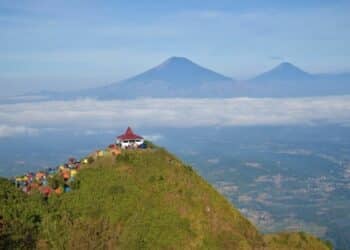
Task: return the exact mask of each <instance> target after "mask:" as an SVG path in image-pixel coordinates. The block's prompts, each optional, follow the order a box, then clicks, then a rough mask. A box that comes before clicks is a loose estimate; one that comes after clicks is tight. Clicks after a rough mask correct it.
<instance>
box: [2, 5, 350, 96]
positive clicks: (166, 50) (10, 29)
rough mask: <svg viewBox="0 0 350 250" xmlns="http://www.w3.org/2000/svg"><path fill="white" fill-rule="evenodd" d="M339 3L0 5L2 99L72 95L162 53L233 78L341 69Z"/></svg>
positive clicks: (349, 32)
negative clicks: (283, 68)
mask: <svg viewBox="0 0 350 250" xmlns="http://www.w3.org/2000/svg"><path fill="white" fill-rule="evenodd" d="M349 12H350V3H349V1H336V0H334V1H328V0H327V1H321V0H319V1H316V0H308V1H299V0H297V1H272V0H270V1H268V0H267V1H260V0H259V1H258V0H251V1H243V0H242V1H232V0H231V1H228V0H221V1H214V0H212V1H208V0H186V1H185V0H178V1H169V0H163V1H134V2H133V3H130V1H72V0H71V1H50V0H49V1H30V0H28V1H13V0H9V1H7V0H1V1H0V38H1V39H0V86H1V87H2V89H3V94H4V93H15V92H18V91H28V90H34V91H36V90H38V89H57V90H63V89H72V88H75V89H79V88H82V87H91V86H97V85H105V84H108V83H111V82H115V81H118V80H121V79H123V78H127V77H128V76H131V75H134V74H137V73H140V72H141V71H143V70H146V69H148V68H150V67H152V66H155V65H157V64H159V63H161V62H162V61H163V60H165V59H166V58H168V57H170V56H174V55H175V56H185V57H188V58H189V59H191V60H193V61H195V62H197V63H199V64H201V65H204V66H206V67H209V68H211V69H214V70H216V71H218V72H220V73H223V74H225V75H227V76H231V77H234V78H236V79H245V78H248V77H250V76H253V75H255V74H257V73H260V72H261V71H264V70H267V69H269V68H271V67H273V66H274V65H276V64H278V63H280V62H281V61H290V62H292V63H294V64H296V65H298V66H299V67H301V68H303V69H305V70H307V71H310V72H344V71H350V60H349V58H350V49H349V48H348V47H349V45H348V44H350V29H349V27H350V15H349V14H348V13H349Z"/></svg>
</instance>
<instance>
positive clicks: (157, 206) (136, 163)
mask: <svg viewBox="0 0 350 250" xmlns="http://www.w3.org/2000/svg"><path fill="white" fill-rule="evenodd" d="M76 184H77V185H75V189H74V190H73V191H72V192H69V193H65V194H64V195H61V196H55V195H54V196H51V197H50V198H49V199H48V201H47V202H44V201H41V200H40V199H37V198H35V196H30V197H26V196H24V194H22V193H20V192H19V191H17V190H13V191H11V192H13V193H14V194H15V195H16V197H17V196H18V197H19V198H18V199H17V198H16V199H14V200H11V201H8V203H9V204H10V205H5V206H3V205H0V207H1V209H2V210H1V211H2V212H4V211H5V220H6V221H7V220H9V218H15V217H16V216H17V215H18V216H19V218H20V219H19V220H20V221H24V222H27V221H28V216H29V217H31V216H33V215H35V216H36V215H38V216H39V218H40V219H39V222H35V223H34V222H30V223H28V227H24V228H26V230H29V231H30V230H31V229H33V232H35V234H33V235H32V238H33V242H36V247H37V248H39V249H77V248H78V249H280V248H278V247H279V246H284V244H288V243H289V241H288V240H290V239H289V238H288V239H286V238H285V237H282V236H278V237H277V236H272V235H269V236H263V235H262V234H260V233H259V232H258V231H257V229H256V228H255V226H254V225H252V224H251V223H250V222H249V221H248V220H247V219H246V218H244V217H243V216H242V215H241V214H240V213H239V212H238V210H236V209H235V208H234V207H232V205H231V204H230V203H229V202H228V201H227V200H226V199H225V198H224V197H223V196H222V195H220V194H219V193H218V192H217V191H216V190H215V189H214V188H213V187H212V186H211V185H209V184H208V183H207V182H206V181H204V180H203V179H202V178H201V177H200V176H198V175H197V174H196V172H195V171H194V170H193V169H192V168H191V167H190V166H187V165H184V164H183V163H182V162H181V161H180V160H178V159H177V158H175V157H174V156H173V155H171V154H169V153H168V152H167V151H166V150H164V149H161V148H157V147H155V146H154V147H153V148H152V149H147V150H138V151H123V153H122V154H121V155H119V156H117V157H115V156H112V155H109V154H107V155H105V156H104V157H101V158H97V159H95V160H94V161H91V163H90V164H87V165H85V166H84V168H83V169H82V170H81V171H80V172H79V173H78V175H77V177H76ZM6 185H7V184H6ZM6 185H5V186H6ZM7 188H8V189H11V188H12V187H10V186H8V187H7ZM13 189H14V187H13ZM2 199H3V198H2ZM1 204H3V203H1ZM13 207H16V209H18V211H17V210H16V212H12V210H13V209H12V208H13ZM27 207H35V209H29V208H27ZM10 210H11V211H10ZM6 211H7V212H6ZM9 211H10V212H9ZM23 211H27V212H25V213H24V212H23ZM9 213H10V214H11V213H14V214H11V215H9ZM22 213H24V214H28V215H27V217H26V216H24V215H23V214H22ZM35 216H34V217H35ZM29 221H30V220H29ZM19 225H22V224H19ZM14 230H17V229H14ZM0 232H1V231H0ZM19 232H20V230H19V231H18V233H19ZM1 235H2V234H0V236H1ZM9 235H10V236H9V237H10V238H11V237H12V236H13V237H14V236H15V234H13V235H12V234H11V233H10V234H9ZM11 235H12V236H11ZM16 235H17V234H16ZM292 236H293V235H291V237H292ZM293 237H294V236H293ZM293 237H292V238H293ZM305 237H307V239H308V241H307V242H304V241H303V238H302V237H299V238H300V239H299V238H298V239H294V238H293V242H294V241H296V242H297V243H296V244H299V243H298V242H300V244H301V245H300V246H306V247H308V246H311V245H315V246H324V245H323V243H322V242H321V241H317V242H316V241H313V240H312V239H313V238H310V237H311V236H308V235H305ZM309 238H310V240H309ZM0 239H1V238H0ZM24 242H25V241H24ZM316 243H317V244H316ZM308 244H309V245H308ZM14 245H16V242H14ZM32 247H33V245H31V246H30V247H29V249H30V248H32ZM0 248H1V247H0ZM19 248H20V247H19ZM281 249H282V248H281ZM285 249H289V248H285ZM295 249H296V248H295ZM302 249H316V248H311V247H310V248H302ZM318 249H322V248H318ZM324 249H327V248H324Z"/></svg>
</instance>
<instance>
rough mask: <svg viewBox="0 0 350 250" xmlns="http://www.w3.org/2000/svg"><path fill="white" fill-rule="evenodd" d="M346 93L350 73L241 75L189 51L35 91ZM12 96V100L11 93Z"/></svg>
mask: <svg viewBox="0 0 350 250" xmlns="http://www.w3.org/2000/svg"><path fill="white" fill-rule="evenodd" d="M345 94H350V73H341V74H312V73H309V72H306V71H304V70H302V69H300V68H299V67H297V66H295V65H293V64H291V63H289V62H282V63H280V64H279V65H277V66H276V67H274V68H272V69H271V70H268V71H266V72H263V73H261V74H259V75H257V76H255V77H254V78H251V79H248V80H245V81H237V80H234V79H233V78H231V77H227V76H225V75H222V74H220V73H217V72H215V71H213V70H210V69H208V68H205V67H203V66H201V65H199V64H197V63H195V62H193V61H191V60H189V59H187V58H185V57H170V58H168V59H167V60H165V61H163V62H162V63H160V64H159V65H157V66H155V67H152V68H150V69H148V70H146V71H144V72H142V73H140V74H137V75H135V76H132V77H129V78H127V79H125V80H122V81H118V82H115V83H112V84H108V85H105V86H102V87H95V88H89V89H82V90H79V91H66V92H61V93H58V92H52V91H51V92H47V91H42V92H39V93H34V95H40V96H43V98H44V99H45V100H71V99H77V98H86V97H87V98H96V99H99V100H113V99H136V98H231V97H311V96H327V95H345ZM31 95H33V93H31ZM24 99H25V98H24ZM34 101H35V100H34ZM2 102H6V100H3V101H2ZM8 102H13V100H11V98H10V99H9V100H8Z"/></svg>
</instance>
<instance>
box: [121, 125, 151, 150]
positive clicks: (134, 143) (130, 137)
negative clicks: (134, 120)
mask: <svg viewBox="0 0 350 250" xmlns="http://www.w3.org/2000/svg"><path fill="white" fill-rule="evenodd" d="M116 143H117V145H120V147H121V148H123V149H124V148H129V147H131V148H138V147H140V146H141V145H142V144H143V143H144V139H143V137H142V136H140V135H137V134H135V133H134V132H133V131H132V129H131V128H130V127H128V128H127V129H126V131H125V133H124V134H122V135H119V136H118V137H117V141H116Z"/></svg>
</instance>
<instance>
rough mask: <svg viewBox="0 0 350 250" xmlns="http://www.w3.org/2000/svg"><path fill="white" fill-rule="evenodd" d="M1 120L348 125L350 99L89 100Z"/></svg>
mask: <svg viewBox="0 0 350 250" xmlns="http://www.w3.org/2000/svg"><path fill="white" fill-rule="evenodd" d="M0 120H1V121H2V123H3V124H7V127H4V128H3V129H2V130H3V131H10V129H13V128H17V129H18V131H24V130H25V128H26V127H30V128H72V129H106V130H107V129H113V128H116V127H124V126H127V125H131V126H138V127H198V126H254V125H300V124H302V125H305V124H307V125H317V124H341V125H349V124H350V96H330V97H308V98H230V99H180V98H174V99H137V100H113V101H98V100H93V99H84V100H75V101H47V102H37V103H19V104H2V105H0ZM20 128H21V129H22V130H21V129H20ZM28 131H29V130H28ZM28 131H27V132H28ZM3 133H5V132H3ZM7 133H8V134H10V133H9V132H7ZM22 133H23V132H22Z"/></svg>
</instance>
